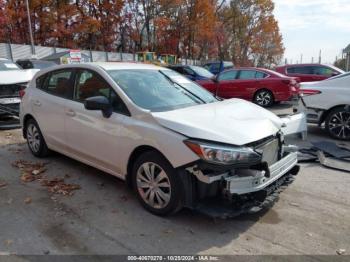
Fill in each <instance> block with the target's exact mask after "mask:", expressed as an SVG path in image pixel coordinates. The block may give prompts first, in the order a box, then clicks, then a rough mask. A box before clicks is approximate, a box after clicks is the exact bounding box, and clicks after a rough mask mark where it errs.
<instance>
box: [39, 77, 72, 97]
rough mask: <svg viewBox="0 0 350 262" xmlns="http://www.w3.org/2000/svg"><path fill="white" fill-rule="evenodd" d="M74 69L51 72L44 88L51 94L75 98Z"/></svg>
mask: <svg viewBox="0 0 350 262" xmlns="http://www.w3.org/2000/svg"><path fill="white" fill-rule="evenodd" d="M72 79H73V71H72V70H60V71H54V72H52V73H50V75H49V77H48V78H47V80H46V81H45V82H46V84H45V86H44V88H43V89H44V90H45V91H46V92H48V93H50V94H53V95H56V96H60V97H63V98H67V99H72V98H73V90H74V88H73V82H72V81H73V80H72Z"/></svg>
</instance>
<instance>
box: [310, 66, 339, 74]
mask: <svg viewBox="0 0 350 262" xmlns="http://www.w3.org/2000/svg"><path fill="white" fill-rule="evenodd" d="M333 73H335V71H333V70H332V69H330V68H329V67H325V66H315V67H314V74H315V75H324V76H331V75H333Z"/></svg>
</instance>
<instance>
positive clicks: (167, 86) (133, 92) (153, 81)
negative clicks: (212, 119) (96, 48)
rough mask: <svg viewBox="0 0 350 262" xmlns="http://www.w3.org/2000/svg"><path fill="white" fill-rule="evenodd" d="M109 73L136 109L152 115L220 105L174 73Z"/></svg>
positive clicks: (138, 71)
mask: <svg viewBox="0 0 350 262" xmlns="http://www.w3.org/2000/svg"><path fill="white" fill-rule="evenodd" d="M107 72H108V74H109V75H110V76H111V77H112V78H113V80H114V81H115V82H116V83H117V84H118V85H119V86H120V87H121V89H122V90H123V91H124V92H125V94H126V95H127V96H128V97H129V98H130V99H131V100H132V101H133V102H134V103H135V104H136V105H138V106H139V107H141V108H144V109H148V110H151V111H158V112H159V111H169V110H174V109H177V108H183V107H188V106H194V105H197V104H205V103H211V102H215V101H217V99H215V98H214V97H213V96H212V95H211V94H210V93H209V92H208V91H206V90H204V89H203V88H202V87H200V86H198V85H197V84H195V83H194V82H191V81H189V80H188V79H187V78H185V77H183V76H182V75H180V74H178V73H176V72H174V71H172V70H156V69H125V70H108V71H107Z"/></svg>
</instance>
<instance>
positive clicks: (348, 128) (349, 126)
mask: <svg viewBox="0 0 350 262" xmlns="http://www.w3.org/2000/svg"><path fill="white" fill-rule="evenodd" d="M325 124H326V130H327V132H328V134H329V135H330V136H331V137H333V138H335V139H340V140H350V112H349V111H348V110H346V109H345V108H335V109H333V110H331V111H330V112H329V113H328V115H327V117H326V120H325Z"/></svg>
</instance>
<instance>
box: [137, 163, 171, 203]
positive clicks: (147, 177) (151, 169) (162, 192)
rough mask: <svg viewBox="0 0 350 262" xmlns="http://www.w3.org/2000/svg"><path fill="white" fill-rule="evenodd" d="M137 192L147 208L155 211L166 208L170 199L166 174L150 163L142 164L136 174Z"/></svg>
mask: <svg viewBox="0 0 350 262" xmlns="http://www.w3.org/2000/svg"><path fill="white" fill-rule="evenodd" d="M136 185H137V190H138V192H139V194H140V196H141V198H142V199H143V201H144V202H146V203H147V204H148V205H149V206H151V207H152V208H155V209H161V208H164V207H166V206H167V205H168V204H169V202H170V198H171V185H170V180H169V177H168V175H167V174H166V172H165V171H164V170H163V169H162V168H161V167H160V166H159V165H157V164H155V163H152V162H146V163H143V164H142V165H141V166H140V167H139V169H138V170H137V173H136Z"/></svg>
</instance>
